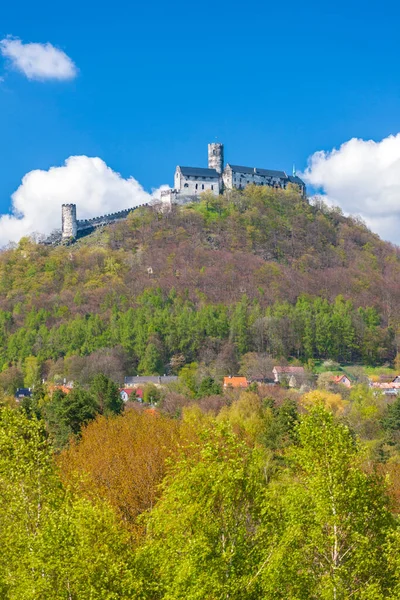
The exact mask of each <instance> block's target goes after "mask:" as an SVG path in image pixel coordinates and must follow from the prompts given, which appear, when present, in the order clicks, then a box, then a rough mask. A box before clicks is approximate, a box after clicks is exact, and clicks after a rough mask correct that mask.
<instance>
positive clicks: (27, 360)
mask: <svg viewBox="0 0 400 600" xmlns="http://www.w3.org/2000/svg"><path fill="white" fill-rule="evenodd" d="M101 239H102V244H100V243H99V235H96V236H94V237H93V238H92V237H90V236H89V237H88V238H86V239H85V240H84V242H83V240H82V241H81V242H78V243H77V244H76V245H74V246H69V247H62V246H61V247H56V248H50V247H46V246H43V245H38V244H35V243H34V242H32V241H30V240H28V239H23V240H21V242H20V243H19V244H18V246H16V247H14V248H11V249H8V250H5V251H3V253H2V254H1V255H0V340H1V344H0V364H1V365H3V370H6V369H7V368H11V369H14V371H13V372H12V374H11V373H6V374H4V373H1V374H0V384H1V385H2V386H3V387H4V388H7V389H12V388H15V386H16V384H17V382H18V383H20V373H22V374H23V376H24V377H25V384H26V385H29V386H32V385H33V383H34V382H35V381H37V380H40V378H41V377H44V378H46V379H47V378H48V376H49V375H50V377H51V378H52V379H57V377H58V378H59V379H61V380H62V379H63V378H64V377H67V378H71V379H74V380H77V378H78V379H79V380H80V383H82V384H86V383H89V381H90V379H91V378H92V377H93V375H94V374H96V373H97V372H101V373H104V374H106V375H108V376H111V377H112V378H114V379H115V380H116V381H120V379H121V377H122V376H123V374H124V373H125V374H126V373H127V372H128V373H130V374H133V373H139V374H153V373H160V374H163V373H165V372H166V371H174V368H175V369H176V368H177V367H178V369H179V367H181V366H183V365H184V364H189V363H191V362H193V361H196V362H199V361H202V360H203V359H204V357H205V355H208V359H209V358H210V354H213V358H214V359H216V358H217V357H218V356H219V355H221V353H222V355H224V353H226V352H227V350H226V345H227V344H229V343H230V344H233V345H234V350H235V353H236V360H239V359H240V358H241V356H242V355H244V354H246V353H247V352H259V353H263V352H264V353H269V354H271V355H273V356H275V357H281V358H282V357H284V358H286V359H289V358H290V357H295V358H297V359H299V360H301V361H303V362H307V361H308V360H309V359H313V360H319V359H321V360H327V359H331V360H334V361H341V362H343V361H351V362H363V363H364V364H370V365H376V364H385V363H391V362H392V361H394V360H395V357H396V354H397V344H398V335H397V332H398V329H399V314H398V310H397V307H398V306H399V302H400V287H399V285H398V281H399V272H400V260H399V253H398V249H397V248H395V247H393V246H391V245H390V244H387V243H384V242H382V241H381V240H379V238H378V237H377V236H375V235H374V234H372V233H371V232H369V231H368V230H367V228H366V227H365V226H364V225H363V224H362V223H361V222H359V221H357V220H355V219H351V218H345V217H344V216H343V215H341V214H340V211H339V210H337V209H329V208H327V207H326V206H324V205H323V204H319V205H317V206H312V205H310V204H308V203H307V202H306V201H305V200H304V199H302V197H301V196H300V195H299V194H298V193H297V192H296V190H295V189H289V190H286V191H284V190H273V189H269V188H260V187H253V186H249V187H248V188H246V190H244V191H242V192H239V191H233V192H230V193H228V194H227V195H226V196H224V197H218V198H214V197H208V196H205V197H204V199H203V200H202V201H201V202H200V203H198V204H194V205H192V206H189V207H185V208H178V207H175V208H174V209H173V210H172V211H171V212H170V213H160V212H159V211H157V210H156V209H155V208H146V209H140V210H138V211H135V212H134V213H132V215H131V216H130V217H129V218H128V219H127V220H126V221H125V222H122V223H118V224H115V225H113V226H110V227H109V228H107V230H106V231H105V232H104V233H103V234H102V238H101ZM177 359H178V362H177ZM180 360H181V363H179V361H180ZM35 361H36V362H35ZM99 361H101V363H102V364H101V365H99ZM182 361H183V362H182ZM111 363H112V364H111ZM16 368H17V369H19V371H18V372H16V371H15V369H16ZM3 381H4V383H3Z"/></svg>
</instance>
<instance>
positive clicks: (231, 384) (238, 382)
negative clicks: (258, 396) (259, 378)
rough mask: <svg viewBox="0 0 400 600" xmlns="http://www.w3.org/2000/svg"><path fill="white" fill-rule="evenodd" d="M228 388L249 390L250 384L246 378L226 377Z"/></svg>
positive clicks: (225, 386)
mask: <svg viewBox="0 0 400 600" xmlns="http://www.w3.org/2000/svg"><path fill="white" fill-rule="evenodd" d="M223 387H224V388H225V389H226V388H248V387H249V382H248V381H247V379H246V377H224V386H223Z"/></svg>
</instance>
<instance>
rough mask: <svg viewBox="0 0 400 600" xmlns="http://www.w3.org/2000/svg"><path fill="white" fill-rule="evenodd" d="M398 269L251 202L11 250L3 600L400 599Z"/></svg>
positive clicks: (287, 198)
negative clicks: (140, 379) (278, 369)
mask: <svg viewBox="0 0 400 600" xmlns="http://www.w3.org/2000/svg"><path fill="white" fill-rule="evenodd" d="M399 258H400V257H399V253H398V250H397V248H394V247H392V246H391V245H389V244H386V243H384V242H382V241H381V240H379V239H378V238H377V236H375V235H374V234H372V233H371V232H369V231H368V230H367V229H366V228H365V226H364V225H363V224H362V223H360V222H358V221H357V220H354V219H348V218H345V217H343V215H341V214H340V212H339V211H337V210H333V209H328V208H327V207H325V206H322V205H321V206H319V207H314V206H310V205H309V204H308V203H307V202H306V201H305V200H303V199H302V198H301V197H300V196H299V195H298V194H297V192H296V191H295V190H294V189H293V190H288V191H275V190H271V189H262V188H251V187H250V188H248V189H246V190H245V191H244V192H234V193H232V194H231V195H229V196H225V197H222V198H217V199H216V198H214V197H204V199H203V200H202V201H201V202H200V203H199V204H196V205H193V206H188V207H185V208H177V207H175V208H174V209H173V210H172V211H171V212H169V213H162V212H160V211H159V210H157V208H155V207H153V208H148V209H146V210H141V211H140V212H139V211H137V212H136V211H135V212H134V213H133V214H132V215H131V216H130V217H129V218H128V219H127V220H126V221H125V222H122V223H119V224H116V225H114V226H113V227H110V228H107V229H104V230H101V231H97V232H96V233H94V234H93V235H91V236H88V237H87V238H83V239H81V240H80V241H78V242H77V243H76V244H72V245H69V246H63V247H54V248H49V247H46V246H43V245H37V244H35V243H34V242H33V241H32V240H27V239H24V240H21V242H20V243H19V245H18V246H17V247H15V248H10V249H7V250H5V251H4V252H3V253H2V254H1V256H0V286H1V293H0V302H1V344H0V352H1V364H2V367H3V368H2V370H1V372H0V528H1V533H2V552H1V555H0V597H1V598H4V600H37V599H39V598H40V600H65V599H66V598H67V599H68V600H117V599H118V600H132V598H135V599H137V600H200V599H201V600H227V599H229V600H259V599H260V598H263V599H265V600H322V599H325V600H345V599H346V600H347V599H348V598H351V599H354V600H385V599H388V600H397V599H398V598H399V597H400V559H399V556H400V528H399V519H398V515H399V512H400V476H399V473H400V471H399V464H400V397H399V396H398V397H397V398H396V397H394V396H387V395H385V394H384V393H383V392H382V391H381V389H380V388H376V387H375V388H374V387H371V385H369V382H368V380H367V378H366V373H367V372H368V373H370V372H372V373H375V376H376V377H377V375H376V372H378V371H379V374H383V375H387V376H388V378H389V379H393V378H394V375H395V374H396V371H395V370H394V369H393V366H395V367H396V368H397V369H398V368H399V366H400V356H399V354H398V353H397V341H398V338H397V335H398V328H399V325H400V323H399V319H400V314H399V300H400V299H399V283H400V278H399V266H400V262H399ZM322 359H324V360H322ZM278 360H279V364H285V361H288V362H290V363H291V366H290V367H289V369H293V365H297V370H296V371H295V372H296V373H298V371H301V373H302V375H301V376H300V375H296V377H297V378H298V380H296V385H295V386H294V387H295V388H296V389H291V388H290V381H289V380H287V379H286V380H285V379H284V378H283V379H282V380H280V382H279V384H278V383H277V384H271V381H270V377H271V373H272V366H273V365H274V364H278V363H277V362H275V361H278ZM335 361H338V362H335ZM339 362H340V363H342V364H341V365H340V364H339ZM343 363H346V364H343ZM349 363H352V364H349ZM357 363H359V365H361V364H362V365H363V366H362V367H361V366H359V365H358V364H357ZM300 364H304V366H305V369H303V368H299V365H300ZM377 365H378V366H379V369H377ZM340 369H343V370H342V371H340ZM344 369H345V370H344ZM166 371H168V372H172V373H176V374H177V375H178V377H177V378H174V379H173V381H171V383H168V384H164V385H161V386H159V387H156V386H155V385H152V384H149V385H145V386H144V389H143V390H142V391H143V402H138V401H136V400H137V399H136V397H135V393H136V392H135V393H134V392H133V390H129V391H130V392H132V395H131V396H130V397H129V400H130V401H128V402H126V403H124V402H123V401H122V398H121V395H120V391H119V387H118V385H117V384H118V383H119V382H121V381H123V378H124V375H126V374H136V373H143V374H153V373H160V374H162V373H165V372H166ZM292 372H293V371H292ZM338 372H339V373H341V374H343V373H344V372H346V374H347V375H348V383H349V385H347V386H346V385H345V384H343V383H340V381H343V380H341V379H340V378H339V381H338V378H337V377H335V373H338ZM239 373H241V374H242V375H245V377H248V379H249V382H251V383H250V384H249V385H248V382H247V379H246V378H245V377H242V378H237V379H244V380H245V382H246V387H245V389H240V388H237V389H234V388H232V387H231V386H230V385H228V386H227V387H223V386H222V378H223V377H224V376H226V375H237V374H239ZM397 374H398V373H397ZM64 378H68V382H70V381H71V382H73V384H72V383H71V384H70V385H66V386H64V385H57V384H61V383H62V380H63V379H64ZM42 379H45V380H46V381H45V382H43V381H42ZM156 381H157V380H156ZM230 381H231V380H229V379H228V382H230ZM22 385H25V386H29V387H32V388H33V391H32V393H31V392H30V391H29V390H26V391H27V392H29V393H27V394H26V395H22V396H18V399H17V400H16V399H15V397H14V392H15V389H16V388H17V387H20V386H22ZM382 389H383V388H382ZM397 389H398V388H397Z"/></svg>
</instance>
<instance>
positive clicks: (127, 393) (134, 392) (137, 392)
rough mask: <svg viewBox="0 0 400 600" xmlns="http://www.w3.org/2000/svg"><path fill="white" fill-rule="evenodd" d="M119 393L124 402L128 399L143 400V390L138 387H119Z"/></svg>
mask: <svg viewBox="0 0 400 600" xmlns="http://www.w3.org/2000/svg"><path fill="white" fill-rule="evenodd" d="M119 395H120V396H121V399H122V400H123V401H124V402H128V400H133V401H138V402H143V390H142V389H140V388H121V389H120V390H119Z"/></svg>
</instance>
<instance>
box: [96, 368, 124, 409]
mask: <svg viewBox="0 0 400 600" xmlns="http://www.w3.org/2000/svg"><path fill="white" fill-rule="evenodd" d="M89 392H90V394H91V396H93V398H94V399H95V401H96V403H97V404H98V407H99V412H100V413H101V414H114V415H118V414H120V413H121V412H122V410H123V408H124V402H123V400H122V398H121V395H120V393H119V389H118V386H117V385H116V384H115V383H114V382H113V381H112V380H111V379H109V378H108V377H106V376H105V375H103V374H102V373H99V374H98V375H95V377H93V379H92V382H91V384H90V390H89Z"/></svg>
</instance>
